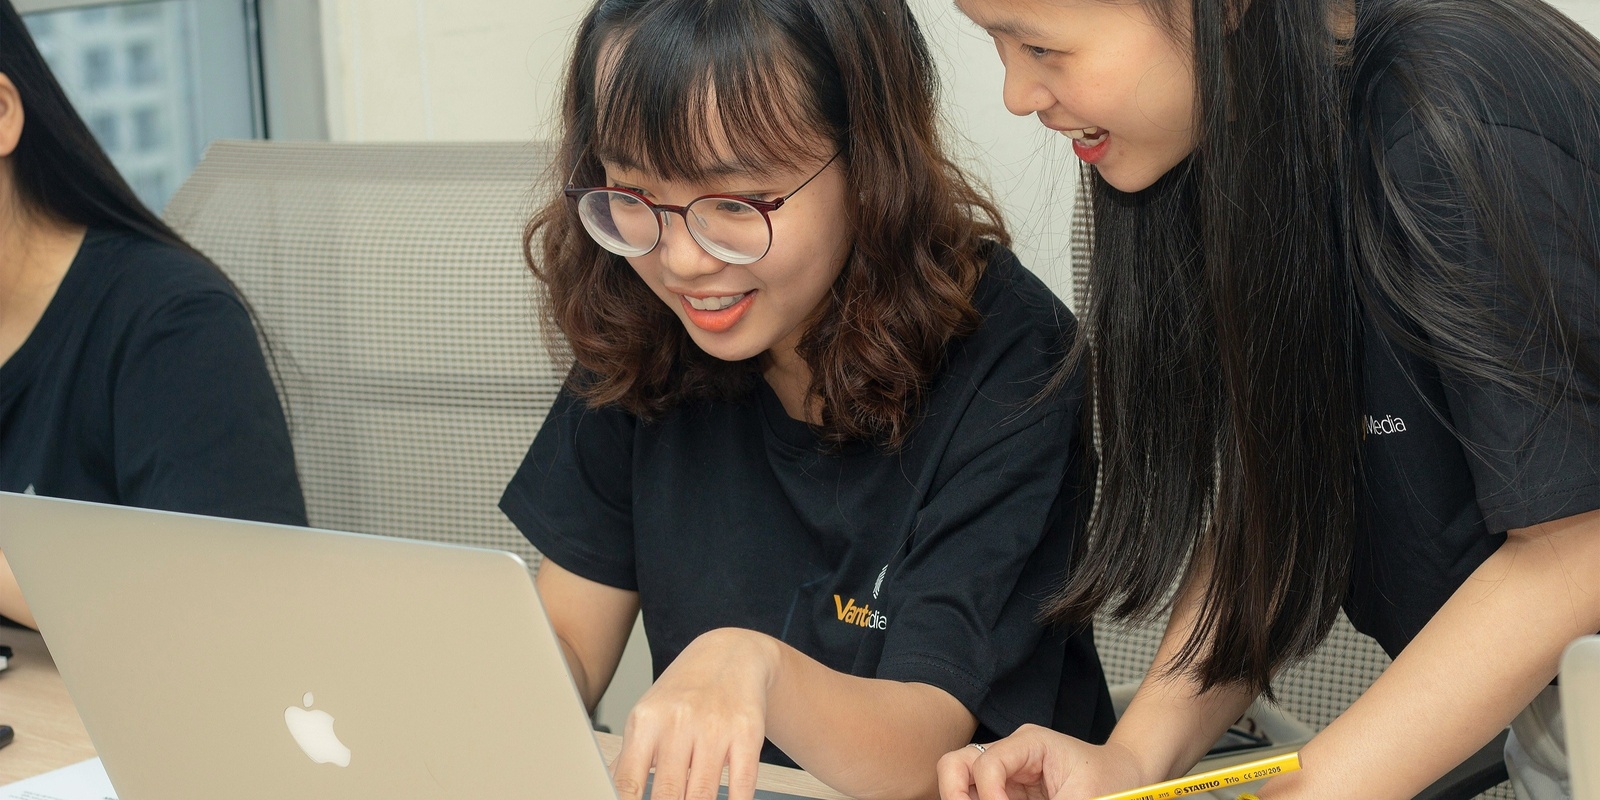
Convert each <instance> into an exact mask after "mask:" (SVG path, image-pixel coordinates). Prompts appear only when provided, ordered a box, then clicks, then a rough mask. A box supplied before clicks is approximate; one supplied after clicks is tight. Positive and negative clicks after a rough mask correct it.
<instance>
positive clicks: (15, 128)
mask: <svg viewBox="0 0 1600 800" xmlns="http://www.w3.org/2000/svg"><path fill="white" fill-rule="evenodd" d="M21 138H22V95H21V94H19V93H18V92H17V86H16V84H14V83H12V82H11V76H9V75H7V74H5V73H4V72H0V158H6V157H9V156H10V155H11V153H12V152H13V151H15V150H16V149H17V140H19V139H21Z"/></svg>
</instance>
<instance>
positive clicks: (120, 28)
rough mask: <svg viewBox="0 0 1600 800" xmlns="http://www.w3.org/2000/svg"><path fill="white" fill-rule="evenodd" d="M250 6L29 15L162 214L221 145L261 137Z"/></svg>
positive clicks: (114, 7) (215, 1)
mask: <svg viewBox="0 0 1600 800" xmlns="http://www.w3.org/2000/svg"><path fill="white" fill-rule="evenodd" d="M250 8H252V7H251V6H248V5H247V3H246V0H157V2H132V3H113V4H109V5H107V6H97V7H93V8H81V9H67V10H63V11H47V12H40V13H35V14H28V15H26V16H24V18H23V19H24V21H25V22H26V23H27V25H28V31H29V32H30V33H31V34H32V35H33V37H34V40H35V41H36V42H37V43H38V45H39V50H40V52H41V53H43V54H44V57H45V60H46V61H48V62H49V63H50V68H51V70H52V71H54V72H55V75H56V79H57V80H59V81H60V82H61V85H62V87H63V88H65V89H66V92H67V96H68V97H69V98H71V100H72V104H73V106H75V107H76V108H77V110H78V114H79V115H81V116H82V117H83V119H84V121H85V122H86V123H87V124H88V125H89V129H90V130H91V131H93V133H94V135H95V138H96V139H97V140H99V142H100V146H101V147H104V148H105V150H106V153H107V154H108V155H110V156H111V160H112V162H113V163H115V164H116V165H117V169H119V170H121V171H122V175H123V177H125V178H127V180H128V184H129V185H130V186H132V187H133V189H134V191H135V192H136V193H137V194H138V195H139V198H140V199H141V200H143V201H144V202H145V203H146V204H147V205H149V206H150V207H151V208H152V209H154V210H156V211H158V212H159V211H160V210H161V209H162V208H163V207H164V206H166V204H167V200H169V199H170V198H171V197H172V193H173V192H175V191H177V188H178V186H179V185H180V184H182V183H183V180H184V179H185V178H187V177H188V176H189V172H190V171H192V170H193V169H194V165H195V164H196V163H198V162H199V160H200V156H201V154H202V153H204V151H205V147H206V145H207V144H209V143H210V142H211V140H212V139H216V138H221V137H227V138H253V137H255V136H257V135H259V134H258V131H259V129H260V127H261V125H260V116H261V115H260V111H259V108H258V105H257V98H259V97H260V92H259V91H257V88H256V87H255V86H253V85H252V84H253V82H254V81H255V80H257V79H256V77H255V76H256V75H258V74H259V72H258V70H257V69H256V65H255V64H254V63H253V61H252V59H253V58H254V52H255V51H254V48H252V47H251V46H250V44H249V36H248V30H249V28H248V26H247V25H246V22H247V19H246V14H247V13H249V9H250Z"/></svg>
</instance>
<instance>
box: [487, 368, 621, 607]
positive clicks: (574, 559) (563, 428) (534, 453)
mask: <svg viewBox="0 0 1600 800" xmlns="http://www.w3.org/2000/svg"><path fill="white" fill-rule="evenodd" d="M635 425H636V421H635V420H634V418H633V417H632V416H631V415H629V414H627V413H626V412H623V411H621V410H619V409H615V408H600V409H591V408H589V407H588V405H587V404H586V403H585V402H584V401H583V400H582V399H581V398H579V397H578V396H577V395H575V394H574V393H573V392H572V391H571V390H570V389H567V388H563V389H562V390H561V393H560V394H559V395H557V397H556V401H555V404H554V405H552V406H551V407H550V413H549V415H548V416H546V417H545V421H544V425H543V426H542V427H540V429H539V433H538V435H537V436H535V437H534V440H533V445H532V446H531V447H529V448H528V455H527V456H526V457H525V458H524V459H523V461H522V466H521V467H520V468H518V469H517V473H516V475H515V476H513V477H512V479H511V483H510V485H508V486H507V487H506V491H505V494H504V496H502V497H501V498H500V509H501V510H502V511H504V512H505V514H506V516H507V517H508V518H510V519H511V521H512V523H514V524H515V525H516V526H517V528H518V529H519V530H521V531H522V535H524V536H526V537H528V541H530V542H532V543H533V546H534V547H535V548H536V549H537V550H538V551H539V553H540V554H541V555H542V556H544V557H545V558H548V559H550V560H552V561H554V562H555V563H557V564H560V565H561V567H562V568H563V569H566V570H568V571H569V572H572V573H574V574H576V575H578V576H579V577H583V578H587V579H589V580H592V581H595V582H597V583H603V584H605V585H607V586H612V587H615V588H618V589H626V590H628V591H638V577H637V575H636V573H635V572H634V542H633V501H632V487H633V458H632V454H633V434H634V427H635Z"/></svg>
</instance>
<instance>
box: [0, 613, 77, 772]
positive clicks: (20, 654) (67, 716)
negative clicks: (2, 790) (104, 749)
mask: <svg viewBox="0 0 1600 800" xmlns="http://www.w3.org/2000/svg"><path fill="white" fill-rule="evenodd" d="M0 644H8V645H11V648H12V649H13V650H15V651H16V655H15V656H14V657H13V658H12V659H11V666H10V668H9V669H6V670H5V671H3V672H0V725H10V726H11V727H13V728H15V729H16V731H17V738H16V741H14V742H12V743H11V744H10V745H9V746H7V747H5V748H4V749H0V784H7V783H10V782H12V781H16V780H21V779H23V778H27V777H32V776H34V775H38V774H39V773H41V772H49V771H50V770H53V769H57V768H59V767H65V766H67V765H68V764H76V763H78V762H79V761H82V760H84V759H86V758H94V746H93V745H91V744H89V734H88V732H86V731H85V730H84V729H83V722H82V721H80V720H79V719H78V710H77V708H75V707H74V706H73V705H72V698H70V697H68V696H67V687H65V686H63V685H62V684H61V676H60V675H59V674H57V673H56V664H55V662H54V661H51V660H50V652H49V651H48V650H46V649H45V647H44V640H43V639H40V638H39V634H37V633H34V632H33V631H27V630H22V629H19V628H0Z"/></svg>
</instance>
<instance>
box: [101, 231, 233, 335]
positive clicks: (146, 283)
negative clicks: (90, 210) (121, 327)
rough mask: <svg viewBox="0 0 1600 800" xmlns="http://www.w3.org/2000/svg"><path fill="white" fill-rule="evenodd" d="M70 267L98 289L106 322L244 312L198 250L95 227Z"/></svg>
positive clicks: (219, 273) (223, 279)
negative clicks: (188, 314) (81, 272)
mask: <svg viewBox="0 0 1600 800" xmlns="http://www.w3.org/2000/svg"><path fill="white" fill-rule="evenodd" d="M73 268H74V269H83V270H84V271H85V272H86V273H87V274H86V275H85V276H83V277H84V278H85V280H87V281H89V282H92V283H93V284H94V285H96V287H97V288H98V290H99V292H98V294H99V296H100V298H101V299H100V305H101V307H102V310H103V311H104V313H105V317H106V319H107V321H117V322H121V323H125V324H135V323H140V322H144V321H148V320H150V319H152V318H156V317H160V316H165V315H171V314H174V313H176V314H180V315H182V314H186V313H196V312H199V313H220V314H229V315H232V314H244V313H245V310H244V304H243V302H242V301H241V300H240V298H239V295H238V293H237V292H236V291H235V290H234V288H233V285H232V283H230V282H229V281H228V279H227V277H226V276H225V275H223V274H222V271H221V270H219V269H217V268H216V267H215V266H214V265H212V264H211V263H210V262H208V261H206V260H205V259H204V258H202V257H200V256H199V255H197V254H196V253H194V252H192V251H189V250H185V249H183V248H181V247H177V246H174V245H171V244H168V243H166V242H160V241H156V240H154V239H150V238H147V237H145V236H141V235H138V234H134V233H128V232H123V231H111V230H103V229H93V230H90V231H89V233H88V234H87V235H86V236H85V238H84V242H83V247H82V249H81V250H80V252H79V255H78V259H77V261H76V263H75V264H74V267H73Z"/></svg>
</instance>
